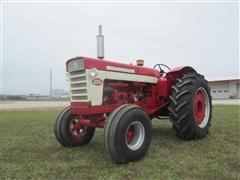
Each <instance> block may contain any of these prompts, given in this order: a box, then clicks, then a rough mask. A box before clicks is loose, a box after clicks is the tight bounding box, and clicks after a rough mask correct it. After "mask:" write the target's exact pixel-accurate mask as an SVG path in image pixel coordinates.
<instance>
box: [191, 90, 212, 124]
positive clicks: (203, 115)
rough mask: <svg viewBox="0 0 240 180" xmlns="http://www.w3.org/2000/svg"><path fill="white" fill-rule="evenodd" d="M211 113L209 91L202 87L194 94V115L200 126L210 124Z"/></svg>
mask: <svg viewBox="0 0 240 180" xmlns="http://www.w3.org/2000/svg"><path fill="white" fill-rule="evenodd" d="M209 115H210V102H209V97H208V94H207V91H206V90H205V89H204V88H202V87H200V88H198V89H197V91H196V93H195V95H194V116H195V120H196V122H197V124H198V126H199V127H200V128H204V127H205V126H206V125H207V124H208V120H209Z"/></svg>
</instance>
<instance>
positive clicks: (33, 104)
mask: <svg viewBox="0 0 240 180" xmlns="http://www.w3.org/2000/svg"><path fill="white" fill-rule="evenodd" d="M0 104H1V109H2V110H28V109H29V110H32V109H43V110H44V109H46V110H49V109H62V108H64V107H66V106H69V105H70V102H69V101H1V102H0Z"/></svg>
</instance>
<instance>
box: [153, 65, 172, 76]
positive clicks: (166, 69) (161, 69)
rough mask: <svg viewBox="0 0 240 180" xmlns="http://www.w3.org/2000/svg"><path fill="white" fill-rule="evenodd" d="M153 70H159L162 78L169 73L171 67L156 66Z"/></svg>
mask: <svg viewBox="0 0 240 180" xmlns="http://www.w3.org/2000/svg"><path fill="white" fill-rule="evenodd" d="M153 68H154V69H156V70H159V72H160V76H162V75H163V74H166V73H167V72H168V71H170V70H171V69H170V67H168V66H167V65H165V64H156V65H155V66H154V67H153Z"/></svg>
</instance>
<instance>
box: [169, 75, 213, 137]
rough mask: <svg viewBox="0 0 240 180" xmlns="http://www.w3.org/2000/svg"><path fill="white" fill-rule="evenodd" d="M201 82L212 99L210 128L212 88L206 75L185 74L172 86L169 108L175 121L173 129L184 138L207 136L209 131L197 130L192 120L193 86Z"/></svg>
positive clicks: (172, 120) (172, 119)
mask: <svg viewBox="0 0 240 180" xmlns="http://www.w3.org/2000/svg"><path fill="white" fill-rule="evenodd" d="M198 84H201V85H203V86H204V88H205V90H206V91H207V93H208V96H209V101H210V117H209V118H210V119H209V125H208V126H207V127H206V129H207V132H208V128H209V127H210V125H211V118H212V103H211V99H212V98H211V95H210V88H209V87H208V82H207V81H206V80H205V79H204V76H203V75H201V74H197V73H191V74H184V75H183V77H182V78H178V79H176V84H175V85H173V86H172V95H171V96H170V97H169V100H170V106H169V107H168V110H169V112H170V119H171V122H172V123H173V130H174V131H175V132H176V135H177V136H178V137H180V138H182V139H201V138H203V137H205V136H206V134H207V132H206V131H204V133H199V132H197V130H196V128H195V127H194V125H193V123H192V122H191V120H190V119H191V118H190V114H191V111H192V109H191V108H192V107H191V103H190V99H191V96H192V93H193V92H192V87H193V86H197V85H198Z"/></svg>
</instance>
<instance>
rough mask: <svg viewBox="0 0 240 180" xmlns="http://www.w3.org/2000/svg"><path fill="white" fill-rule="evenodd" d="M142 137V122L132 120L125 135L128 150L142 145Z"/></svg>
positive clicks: (143, 137)
mask: <svg viewBox="0 0 240 180" xmlns="http://www.w3.org/2000/svg"><path fill="white" fill-rule="evenodd" d="M144 139H145V129H144V127H143V124H142V123H140V122H138V121H134V122H132V123H131V124H130V125H129V126H128V128H127V131H126V135H125V142H126V145H127V147H128V148H129V149H130V150H132V151H135V150H137V149H139V148H140V147H141V146H142V144H143V142H144Z"/></svg>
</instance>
